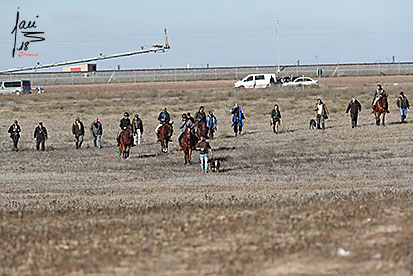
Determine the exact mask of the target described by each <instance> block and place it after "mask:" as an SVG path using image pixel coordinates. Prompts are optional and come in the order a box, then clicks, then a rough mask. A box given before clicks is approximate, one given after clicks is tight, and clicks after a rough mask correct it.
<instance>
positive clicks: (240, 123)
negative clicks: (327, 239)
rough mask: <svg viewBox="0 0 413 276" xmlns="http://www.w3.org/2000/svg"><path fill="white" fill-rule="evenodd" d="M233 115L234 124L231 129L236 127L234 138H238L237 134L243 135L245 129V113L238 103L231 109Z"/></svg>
mask: <svg viewBox="0 0 413 276" xmlns="http://www.w3.org/2000/svg"><path fill="white" fill-rule="evenodd" d="M231 114H232V123H231V127H234V136H235V137H237V133H238V132H239V134H240V135H241V133H242V128H243V127H244V120H245V117H244V112H243V111H242V109H241V107H239V105H238V103H235V105H234V107H233V108H232V109H231Z"/></svg>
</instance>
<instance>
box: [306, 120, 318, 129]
mask: <svg viewBox="0 0 413 276" xmlns="http://www.w3.org/2000/svg"><path fill="white" fill-rule="evenodd" d="M308 128H309V129H316V128H317V123H316V122H315V120H314V119H311V120H310V124H309V126H308Z"/></svg>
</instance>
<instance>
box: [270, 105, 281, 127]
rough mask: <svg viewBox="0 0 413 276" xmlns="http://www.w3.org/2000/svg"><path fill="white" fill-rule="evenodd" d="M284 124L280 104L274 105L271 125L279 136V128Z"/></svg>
mask: <svg viewBox="0 0 413 276" xmlns="http://www.w3.org/2000/svg"><path fill="white" fill-rule="evenodd" d="M281 123H282V118H281V112H280V109H279V107H278V104H275V105H274V108H273V109H272V110H271V121H270V125H272V131H273V132H274V133H275V134H278V127H279V126H280V124H281Z"/></svg>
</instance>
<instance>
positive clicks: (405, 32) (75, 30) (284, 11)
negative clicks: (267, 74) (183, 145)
mask: <svg viewBox="0 0 413 276" xmlns="http://www.w3.org/2000/svg"><path fill="white" fill-rule="evenodd" d="M2 2H3V3H2V6H1V10H2V16H1V17H0V70H1V69H10V68H16V67H23V66H34V65H36V63H37V62H39V63H40V64H48V63H54V62H58V61H68V60H76V59H81V58H88V57H95V56H98V55H99V53H103V54H104V55H109V54H116V53H122V52H129V51H134V50H139V49H140V48H141V47H142V46H143V47H150V46H151V45H153V44H162V43H163V42H164V36H163V28H164V27H166V28H167V29H168V38H169V43H170V45H171V49H170V50H169V51H168V52H166V53H164V54H161V53H157V54H144V55H137V56H132V57H125V58H119V59H114V60H107V61H100V62H98V69H101V70H103V69H116V68H118V66H120V68H121V69H132V68H176V67H179V68H181V67H187V66H188V65H189V66H190V67H191V68H192V67H206V66H207V64H208V65H209V66H210V67H216V66H256V65H276V64H277V40H276V22H277V20H278V21H279V30H280V35H279V44H280V47H279V53H280V63H281V65H291V64H296V62H297V61H298V60H299V63H300V64H316V63H319V64H324V63H358V62H389V61H391V60H392V57H393V56H394V57H395V60H396V61H413V51H412V48H413V28H412V26H413V16H411V11H412V10H413V1H411V0H393V1H384V0H362V1H360V0H347V1H336V0H325V1H321V0H314V1H308V0H307V1H304V0H296V1H270V0H255V1H240V0H238V1H233V0H208V1H196V0H191V1H189V0H183V1H179V0H175V1H163V0H158V1H139V0H138V1H136V0H135V1H122V0H118V1H106V0H100V1H94V0H90V1H85V0H81V1H79V0H71V1H49V0H37V1H33V0H5V1H2ZM18 8H19V13H20V15H19V16H20V20H19V21H20V22H21V21H22V20H24V21H26V27H27V23H28V22H29V21H36V23H35V25H36V28H30V29H26V30H20V29H18V30H17V38H16V43H17V48H18V47H19V46H20V44H21V42H22V41H27V40H28V38H25V37H24V36H23V35H22V33H21V31H36V32H44V34H42V36H43V37H44V39H45V40H44V41H40V42H31V43H29V45H28V49H27V50H26V51H24V53H25V54H34V55H37V56H22V57H18V56H15V57H14V58H13V57H12V50H13V48H14V38H15V34H14V33H12V31H13V28H14V27H15V25H16V13H17V9H18ZM36 16H38V17H37V18H36ZM16 53H19V51H17V50H16ZM54 70H55V71H61V70H62V68H56V69H54Z"/></svg>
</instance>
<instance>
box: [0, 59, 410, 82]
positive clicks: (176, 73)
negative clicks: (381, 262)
mask: <svg viewBox="0 0 413 276" xmlns="http://www.w3.org/2000/svg"><path fill="white" fill-rule="evenodd" d="M318 69H321V70H322V75H323V77H330V76H334V77H345V76H389V75H413V62H400V63H359V64H321V65H300V66H297V65H290V66H282V67H281V73H280V75H281V76H287V75H300V76H301V75H305V76H308V77H314V78H315V77H317V70H318ZM276 70H277V67H276V66H250V67H216V68H190V69H186V68H170V69H133V70H106V71H96V72H87V73H85V72H35V73H12V74H11V73H9V74H0V81H6V80H19V79H24V80H30V81H31V82H32V86H33V87H36V86H41V85H75V84H104V83H109V82H110V83H138V82H154V81H157V82H166V81H194V80H195V81H209V80H237V79H240V78H242V77H244V76H246V75H248V74H256V73H275V72H276Z"/></svg>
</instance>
